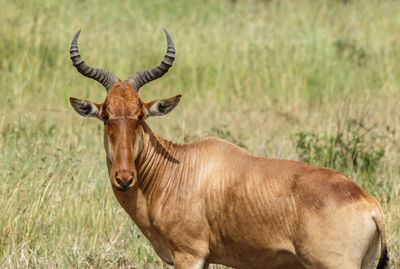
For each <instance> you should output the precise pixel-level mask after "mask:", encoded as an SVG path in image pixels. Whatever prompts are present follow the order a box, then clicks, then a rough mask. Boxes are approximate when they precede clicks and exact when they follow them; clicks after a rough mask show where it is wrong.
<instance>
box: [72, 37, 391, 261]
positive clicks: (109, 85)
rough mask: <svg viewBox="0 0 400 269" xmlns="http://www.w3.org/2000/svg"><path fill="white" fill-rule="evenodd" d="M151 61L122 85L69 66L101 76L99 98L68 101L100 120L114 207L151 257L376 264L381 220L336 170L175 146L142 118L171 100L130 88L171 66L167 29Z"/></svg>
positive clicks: (367, 198) (75, 55)
mask: <svg viewBox="0 0 400 269" xmlns="http://www.w3.org/2000/svg"><path fill="white" fill-rule="evenodd" d="M165 33H166V36H167V40H168V50H167V53H166V56H165V58H164V60H163V62H161V64H160V65H159V66H157V67H156V68H153V69H149V70H143V71H139V72H136V73H134V74H133V75H132V76H130V77H129V78H128V80H127V81H120V80H119V79H118V78H117V77H116V76H115V75H113V74H112V73H110V72H109V71H106V70H103V69H95V68H92V67H90V66H88V65H86V64H85V63H84V62H83V61H82V60H81V58H80V54H79V51H78V45H77V38H78V36H79V32H78V33H77V34H76V35H75V38H74V40H73V42H72V45H71V50H70V51H71V59H72V61H73V63H74V65H75V66H76V67H77V69H78V71H79V72H81V73H82V74H84V75H86V76H89V77H91V78H94V79H96V80H97V81H99V82H101V83H102V84H103V85H104V87H105V88H106V90H107V96H106V99H105V101H104V102H103V103H101V104H96V103H92V102H90V101H86V100H80V99H76V98H70V102H71V105H72V106H73V108H74V109H75V110H76V111H77V112H78V113H79V114H80V115H82V116H86V117H96V118H98V119H100V120H102V121H103V122H104V146H105V149H106V153H107V167H108V172H109V177H110V181H111V185H112V188H113V191H114V193H115V196H116V197H117V199H118V201H119V203H120V204H121V206H122V207H123V208H124V209H125V210H126V212H127V213H128V214H129V215H130V217H131V218H132V220H133V221H134V222H135V223H136V225H137V226H138V227H139V228H140V230H141V231H142V232H143V234H144V235H145V236H146V237H147V238H148V239H149V241H150V242H151V244H152V246H153V248H154V250H155V251H156V252H157V254H158V255H159V256H160V257H161V258H162V259H163V260H164V261H165V262H166V263H168V264H171V265H174V266H175V268H178V269H201V268H207V267H208V265H209V264H210V263H218V264H223V265H228V266H231V267H235V268H249V269H251V268H254V269H258V268H260V269H262V268H270V269H275V268H288V269H290V268H318V269H324V268H327V269H328V268H329V269H331V268H332V269H333V268H341V269H343V268H349V269H355V268H363V269H366V268H374V263H375V257H376V253H377V250H378V248H379V245H381V257H380V260H379V264H378V268H379V269H383V268H386V266H387V264H388V255H387V249H386V240H385V226H384V219H383V214H382V210H381V208H380V206H379V204H378V202H377V201H376V200H375V199H374V198H373V197H372V196H371V195H369V194H368V193H367V192H366V191H364V190H363V189H362V188H361V187H360V186H359V185H357V184H356V183H355V182H354V181H352V180H350V179H348V178H347V177H345V176H344V175H342V174H341V173H339V172H337V171H334V170H331V169H328V168H322V167H317V166H314V165H310V164H306V163H302V162H296V161H288V160H277V159H267V158H263V157H257V156H254V155H252V154H250V153H248V152H246V151H245V150H243V149H241V148H240V147H238V146H235V145H233V144H231V143H229V142H226V141H224V140H222V139H219V138H205V139H201V140H198V141H195V142H192V143H188V144H182V145H179V144H175V143H172V142H169V141H166V140H164V139H163V138H161V137H158V136H157V135H155V134H154V133H153V132H152V131H151V129H150V128H149V126H148V125H147V124H146V122H145V119H146V118H148V117H151V116H161V115H164V114H167V113H168V112H170V111H171V110H172V109H173V108H174V107H175V106H176V105H177V104H178V103H179V101H180V98H181V96H180V95H177V96H175V97H172V98H167V99H160V100H154V101H151V102H149V103H145V102H143V101H142V100H141V99H140V98H139V95H138V93H137V92H138V90H139V89H140V87H141V86H142V85H143V84H145V83H147V82H148V81H151V80H152V79H155V78H157V77H160V76H162V75H163V74H164V73H165V72H167V70H168V68H169V67H170V66H172V61H173V59H174V55H175V48H174V46H173V43H172V39H171V37H170V36H169V34H168V32H167V31H165Z"/></svg>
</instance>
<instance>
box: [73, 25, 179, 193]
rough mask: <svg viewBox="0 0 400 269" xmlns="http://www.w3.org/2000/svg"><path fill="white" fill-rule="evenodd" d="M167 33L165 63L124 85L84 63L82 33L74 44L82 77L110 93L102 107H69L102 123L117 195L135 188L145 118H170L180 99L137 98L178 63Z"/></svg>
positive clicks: (76, 103)
mask: <svg viewBox="0 0 400 269" xmlns="http://www.w3.org/2000/svg"><path fill="white" fill-rule="evenodd" d="M164 32H165V35H166V38H167V52H166V54H165V56H164V59H163V60H162V62H161V63H160V64H159V65H158V66H156V67H155V68H152V69H145V70H141V71H138V72H136V73H134V74H133V75H131V76H129V77H128V79H127V80H125V81H121V80H120V79H119V78H118V77H117V76H116V75H114V74H113V73H111V72H110V71H107V70H104V69H100V68H94V67H91V66H89V65H87V64H86V63H85V62H84V61H83V60H82V59H81V56H80V54H79V50H78V38H79V34H80V30H79V31H78V32H77V33H76V35H75V37H74V39H73V40H72V43H71V48H70V57H71V60H72V64H73V65H74V66H75V67H76V69H77V70H78V71H79V73H81V74H82V75H84V76H86V77H89V78H92V79H94V80H96V81H98V82H100V83H101V84H102V85H103V86H104V88H105V89H106V91H107V95H106V98H105V100H104V102H102V103H94V102H91V101H88V100H82V99H77V98H74V97H70V103H71V105H72V107H73V108H74V109H75V111H76V112H78V114H80V115H81V116H84V117H95V118H98V119H99V120H101V121H103V123H104V147H105V150H106V155H107V166H108V172H109V176H110V180H111V183H112V185H113V187H114V188H115V189H116V190H118V191H125V190H127V189H129V188H133V187H134V186H135V183H136V182H137V171H136V167H135V159H136V158H137V156H138V154H139V152H140V150H141V148H142V146H143V124H144V121H145V120H146V118H148V117H151V116H161V115H164V114H167V113H168V112H170V111H171V110H172V109H173V108H174V107H175V106H176V105H177V104H178V103H179V101H180V98H181V95H177V96H175V97H171V98H167V99H157V100H154V101H151V102H148V103H146V102H143V101H142V100H141V99H140V98H139V95H138V92H139V89H140V88H141V87H142V86H143V85H144V84H146V83H148V82H150V81H152V80H155V79H157V78H159V77H161V76H163V75H164V74H165V73H167V72H168V69H169V68H170V67H171V66H172V63H173V61H174V59H175V47H174V43H173V41H172V38H171V36H170V35H169V33H168V32H167V31H166V30H165V29H164Z"/></svg>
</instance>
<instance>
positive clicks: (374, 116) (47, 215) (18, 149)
mask: <svg viewBox="0 0 400 269" xmlns="http://www.w3.org/2000/svg"><path fill="white" fill-rule="evenodd" d="M0 4H1V7H2V15H1V16H0V74H1V75H0V208H1V213H0V267H1V268H25V267H32V268H46V267H52V268H58V267H60V268H64V267H67V268H72V267H78V268H87V267H92V268H100V267H107V268H126V267H132V268H163V267H165V265H163V263H162V262H161V261H160V259H159V258H158V257H157V256H156V254H155V253H154V252H153V250H152V248H151V246H150V245H149V243H148V242H147V241H146V239H145V238H144V237H143V235H142V234H141V233H140V232H139V230H138V229H137V228H136V226H135V225H134V224H133V223H132V221H131V220H130V219H129V217H128V216H127V215H126V214H125V212H124V211H123V209H122V208H121V207H120V206H119V205H118V204H117V201H116V199H115V198H114V195H113V194H112V190H111V187H110V183H109V180H108V176H107V169H106V164H105V153H104V149H103V145H102V129H103V127H102V125H101V123H100V122H99V121H97V120H93V119H83V118H81V117H79V116H78V115H77V114H76V113H75V112H74V111H73V109H72V108H71V107H70V105H69V102H68V97H69V96H74V97H79V98H87V99H90V100H92V101H95V102H101V101H102V100H103V98H104V97H105V91H104V88H102V86H101V85H100V84H99V83H97V82H95V81H93V80H89V79H87V78H85V77H83V76H81V75H80V74H79V73H78V72H76V70H75V68H73V66H72V65H71V62H70V60H69V45H70V42H71V39H72V37H73V35H74V34H75V32H76V31H77V30H78V29H79V28H82V33H81V38H80V50H81V54H82V57H83V59H84V60H85V61H86V62H87V63H89V64H91V65H93V66H97V67H104V68H106V69H109V70H111V71H112V72H114V73H115V74H117V75H118V76H120V77H121V78H126V77H127V76H129V75H130V74H132V73H133V72H135V71H137V70H139V69H143V68H149V67H153V66H155V65H156V64H158V63H159V61H160V60H161V59H162V56H163V54H164V52H165V48H166V44H165V39H164V38H165V37H164V35H163V32H162V27H164V26H165V27H166V28H167V29H168V30H169V32H170V33H171V35H172V37H173V39H174V42H175V46H176V50H177V58H176V61H175V64H174V67H173V68H172V69H171V70H170V72H168V74H167V75H166V76H164V77H163V78H161V79H159V80H157V81H155V82H152V83H150V84H148V85H146V86H145V87H144V88H143V89H142V90H141V93H140V94H141V97H142V99H143V100H144V101H149V100H152V99H155V98H161V97H169V96H172V95H176V94H179V93H182V94H183V99H182V101H181V103H180V105H179V106H178V107H177V108H176V109H175V110H174V111H173V112H172V113H171V114H169V115H168V116H166V117H162V118H161V117H160V118H154V119H150V120H149V125H150V126H151V127H152V128H153V131H155V132H156V133H157V134H159V135H161V136H163V137H165V138H167V139H170V140H174V141H176V142H186V141H190V140H192V139H195V138H198V137H202V136H207V135H217V136H220V137H222V138H224V139H227V140H230V141H233V142H234V143H236V144H239V145H241V146H243V147H245V148H246V149H248V150H249V151H251V152H253V153H255V154H258V155H262V156H268V157H275V158H285V159H300V160H306V161H309V162H313V163H316V164H319V165H326V166H330V167H333V168H335V169H338V170H340V171H342V172H343V173H345V174H347V175H349V176H350V177H352V178H353V179H355V180H356V181H357V182H358V183H360V184H361V185H362V186H363V187H364V188H365V189H366V190H367V191H368V192H369V193H371V194H372V195H374V196H375V197H376V198H377V199H378V201H379V202H380V203H381V206H382V208H383V210H384V212H385V215H386V225H387V238H388V243H389V250H390V255H391V265H392V266H393V268H399V267H400V207H399V205H400V182H399V175H400V154H399V153H400V144H399V141H400V140H399V139H400V110H399V105H400V103H399V102H400V38H399V33H400V19H399V13H398V11H399V10H400V3H399V1H394V0H393V1H378V0H371V1H355V0H354V1H352V0H347V1H345V0H341V1H340V0H336V1H335V0H326V1H295V0H291V1H274V0H272V1H267V0H265V1H261V0H259V1H256V0H254V1H251V0H247V1H245V0H237V1H192V2H191V1H184V0H179V1H167V0H158V1H119V2H113V1H105V0H103V1H89V0H87V1H77V0H70V1H66V0H63V1H29V2H28V1H22V0H13V1H8V0H0ZM215 268H216V267H215Z"/></svg>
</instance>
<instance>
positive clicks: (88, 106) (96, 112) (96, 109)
mask: <svg viewBox="0 0 400 269" xmlns="http://www.w3.org/2000/svg"><path fill="white" fill-rule="evenodd" d="M69 102H70V103H71V106H72V107H73V108H74V109H75V111H76V112H78V114H79V115H81V116H84V117H95V118H100V105H98V104H95V103H92V102H90V101H87V100H82V99H78V98H74V97H70V98H69Z"/></svg>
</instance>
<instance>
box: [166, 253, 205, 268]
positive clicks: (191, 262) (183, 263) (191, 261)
mask: <svg viewBox="0 0 400 269" xmlns="http://www.w3.org/2000/svg"><path fill="white" fill-rule="evenodd" d="M173 259H174V267H175V268H176V269H203V268H208V263H206V261H205V258H204V257H199V256H193V255H191V254H188V253H174V255H173Z"/></svg>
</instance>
